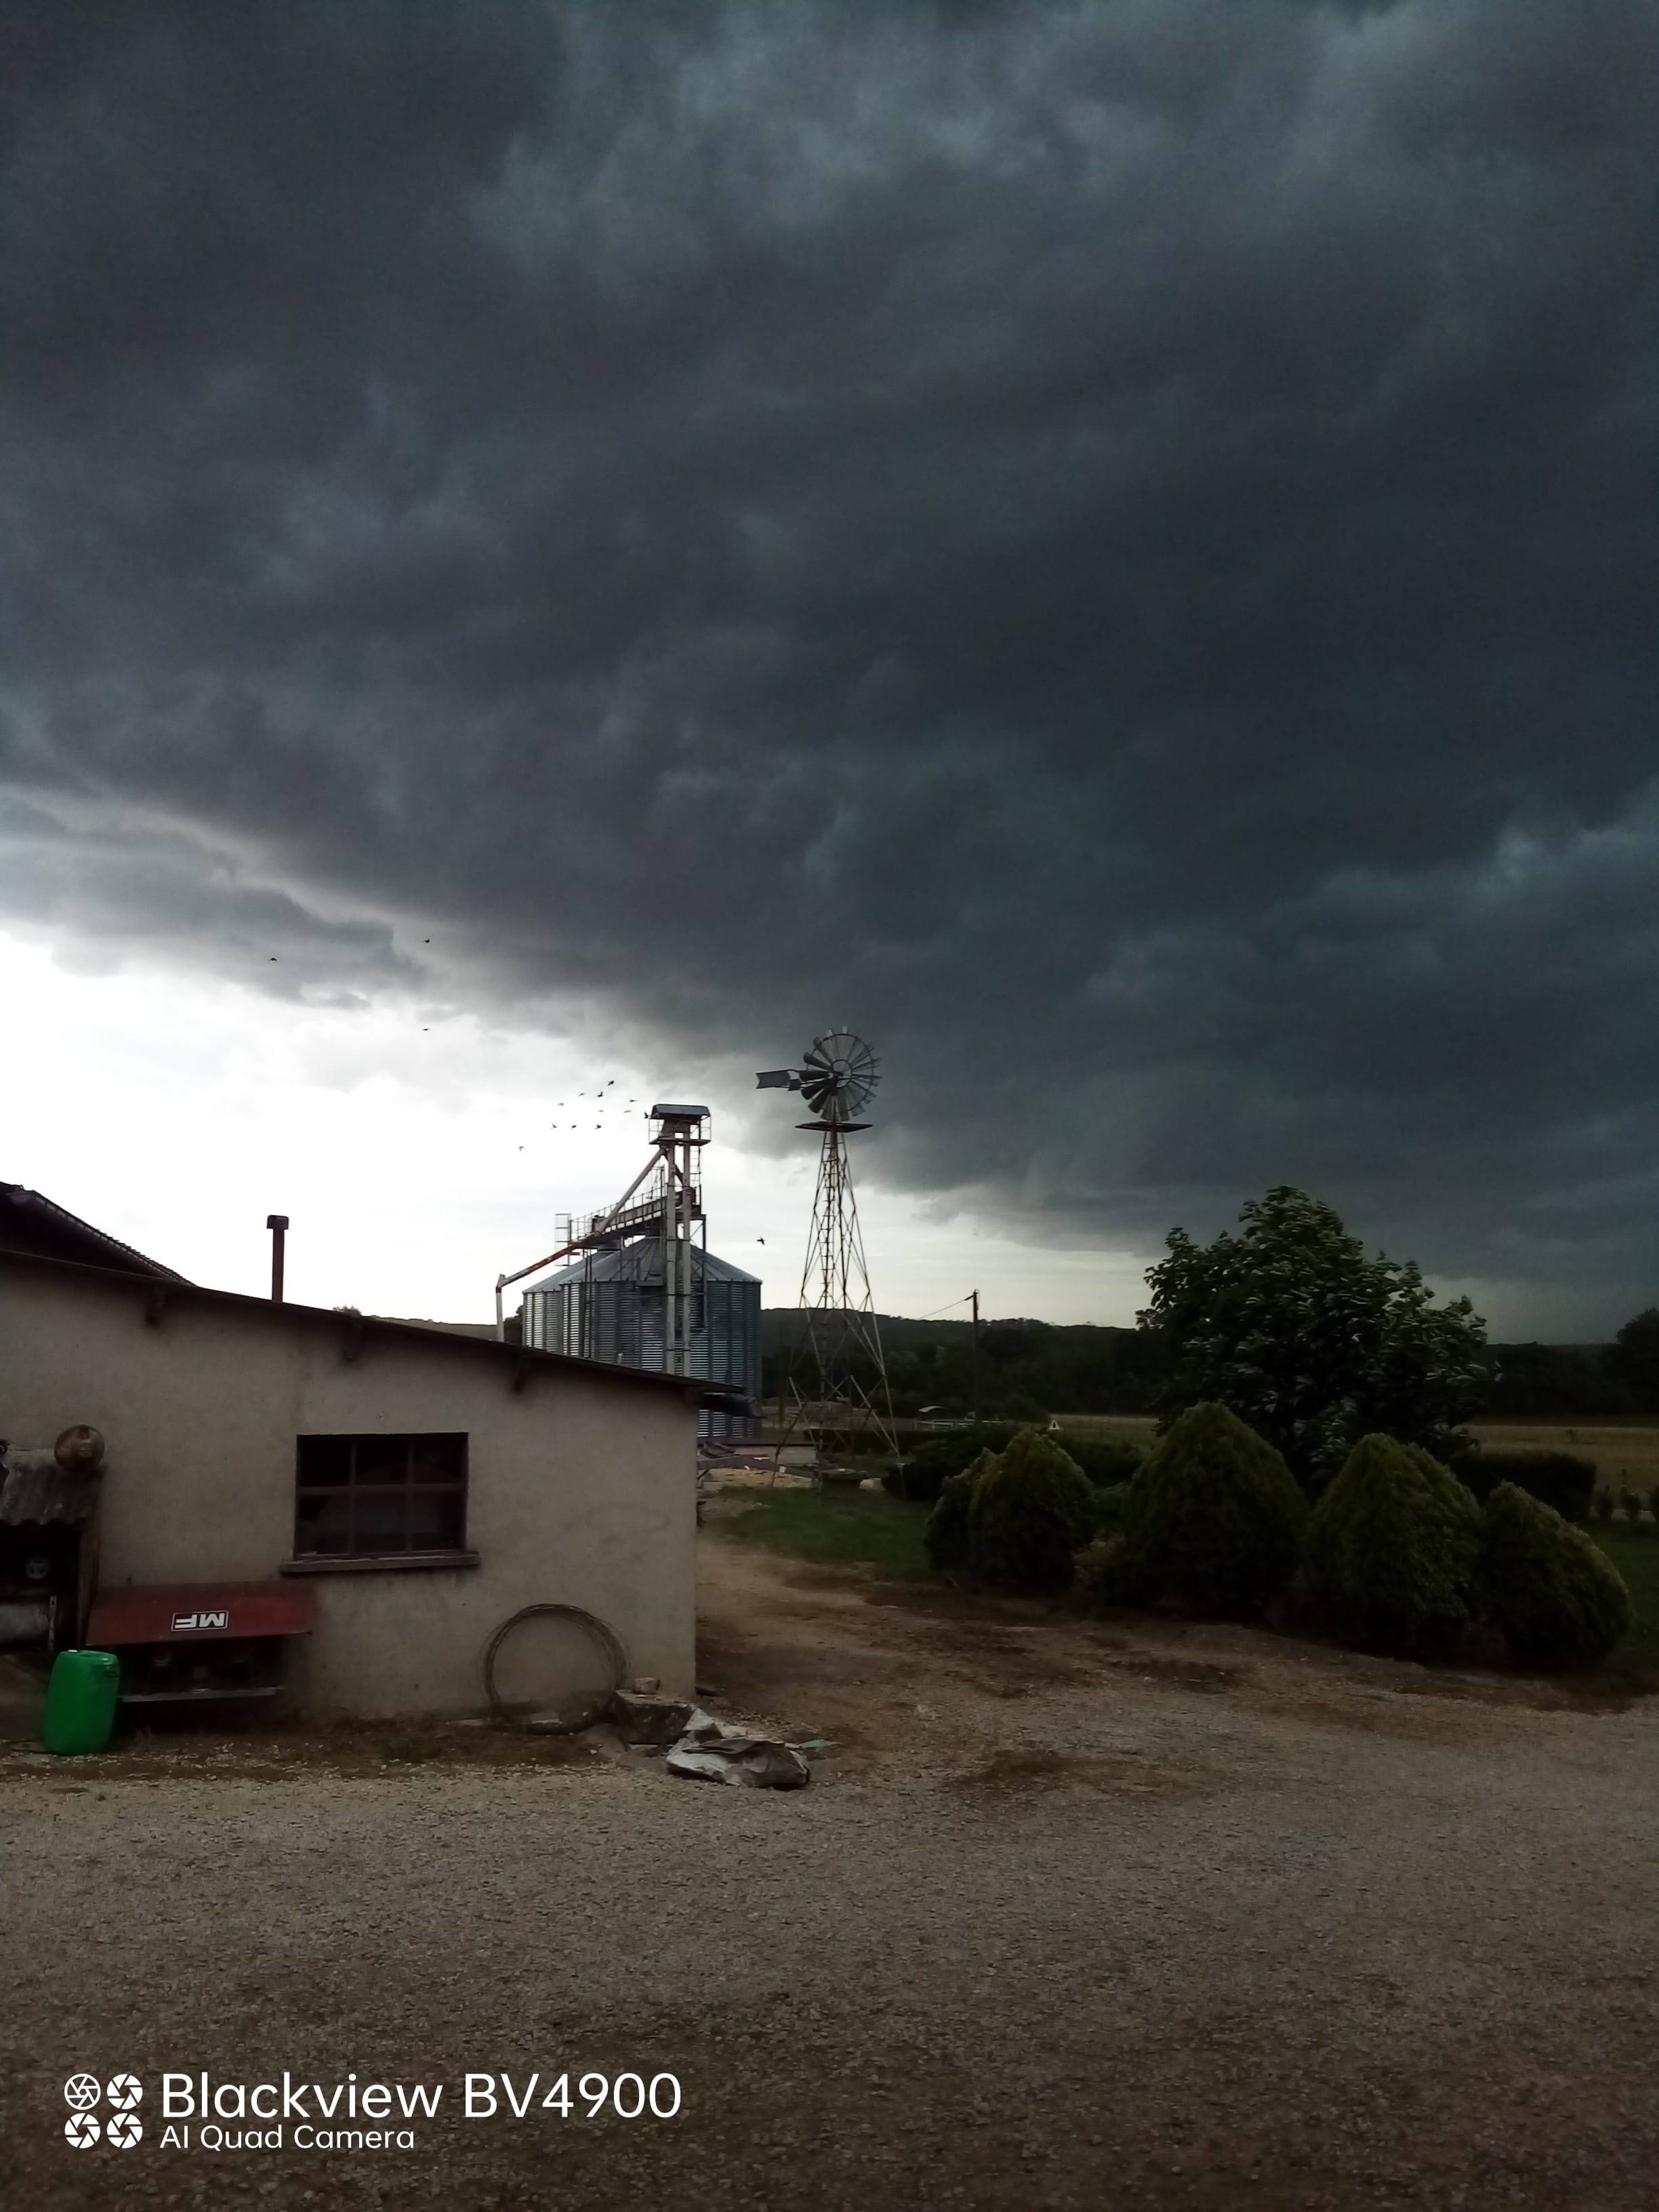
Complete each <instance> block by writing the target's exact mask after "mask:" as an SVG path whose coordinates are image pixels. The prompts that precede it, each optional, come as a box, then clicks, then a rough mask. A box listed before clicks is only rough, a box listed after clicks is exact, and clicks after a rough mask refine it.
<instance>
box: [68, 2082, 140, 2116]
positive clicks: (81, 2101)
mask: <svg viewBox="0 0 1659 2212" xmlns="http://www.w3.org/2000/svg"><path fill="white" fill-rule="evenodd" d="M125 2078H126V2077H125V2075H123V2076H122V2079H123V2080H124V2081H125ZM102 2095H103V2091H102V2089H101V2088H100V2087H99V2086H98V2077H97V2075H94V2074H71V2075H70V2077H69V2080H68V2081H65V2082H64V2103H65V2104H66V2105H69V2106H72V2107H73V2109H74V2110H75V2111H76V2112H90V2111H91V2110H92V2108H93V2106H94V2105H95V2104H96V2103H97V2102H98V2100H99V2099H100V2097H101V2096H102Z"/></svg>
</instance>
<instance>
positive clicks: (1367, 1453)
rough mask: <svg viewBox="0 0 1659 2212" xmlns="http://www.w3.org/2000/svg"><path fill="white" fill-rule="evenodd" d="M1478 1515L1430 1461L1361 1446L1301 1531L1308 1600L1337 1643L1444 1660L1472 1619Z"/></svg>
mask: <svg viewBox="0 0 1659 2212" xmlns="http://www.w3.org/2000/svg"><path fill="white" fill-rule="evenodd" d="M1479 1571H1480V1507H1479V1506H1478V1505H1477V1504H1475V1502H1474V1498H1473V1496H1472V1495H1471V1494H1470V1492H1468V1491H1467V1490H1466V1489H1465V1488H1464V1487H1463V1485H1462V1483H1461V1482H1459V1481H1457V1480H1455V1477H1454V1476H1452V1475H1451V1474H1448V1472H1447V1471H1446V1469H1445V1468H1443V1467H1442V1466H1441V1464H1440V1462H1438V1460H1436V1459H1432V1458H1431V1457H1430V1455H1429V1454H1428V1453H1427V1452H1425V1451H1424V1450H1422V1449H1421V1448H1420V1447H1419V1446H1417V1445H1414V1444H1402V1443H1400V1442H1399V1441H1398V1440H1397V1438H1395V1437H1383V1436H1370V1437H1361V1438H1360V1439H1359V1442H1358V1443H1357V1444H1356V1445H1355V1446H1354V1448H1353V1449H1352V1451H1351V1452H1350V1453H1349V1454H1348V1456H1347V1459H1346V1461H1345V1462H1344V1463H1343V1466H1342V1469H1341V1472H1340V1474H1338V1475H1337V1477H1336V1480H1334V1482H1333V1483H1332V1484H1331V1486H1330V1487H1329V1489H1328V1490H1327V1491H1326V1492H1325V1494H1324V1496H1323V1497H1322V1498H1321V1499H1320V1501H1319V1503H1318V1504H1317V1505H1316V1507H1315V1508H1314V1514H1313V1518H1312V1520H1311V1521H1310V1522H1309V1524H1308V1542H1307V1580H1308V1589H1309V1594H1310V1596H1311V1597H1312V1599H1313V1601H1314V1602H1315V1604H1316V1606H1317V1607H1318V1608H1319V1610H1320V1611H1321V1612H1322V1613H1323V1614H1324V1615H1325V1618H1326V1619H1327V1620H1328V1622H1329V1624H1330V1626H1332V1627H1333V1628H1334V1630H1335V1631H1336V1632H1337V1634H1338V1635H1340V1637H1341V1638H1343V1639H1344V1641H1345V1642H1346V1643H1349V1644H1357V1645H1358V1647H1359V1648H1360V1649H1361V1650H1367V1651H1391V1652H1396V1653H1398V1654H1400V1655H1401V1656H1403V1657H1407V1658H1414V1659H1432V1658H1435V1657H1437V1656H1443V1654H1444V1653H1445V1652H1446V1651H1448V1650H1449V1649H1450V1648H1451V1646H1452V1645H1453V1644H1455V1643H1456V1642H1457V1640H1458V1638H1460V1637H1461V1636H1462V1634H1463V1633H1464V1632H1465V1631H1466V1630H1467V1629H1468V1627H1469V1626H1470V1625H1471V1623H1472V1621H1473V1620H1474V1607H1475V1596H1476V1589H1477V1581H1478V1576H1479Z"/></svg>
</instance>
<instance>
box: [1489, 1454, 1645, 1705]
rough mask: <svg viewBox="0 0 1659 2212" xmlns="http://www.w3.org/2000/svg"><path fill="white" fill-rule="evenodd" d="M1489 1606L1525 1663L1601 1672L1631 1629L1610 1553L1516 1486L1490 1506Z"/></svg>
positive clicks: (1626, 1598)
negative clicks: (1599, 1664) (1596, 1667)
mask: <svg viewBox="0 0 1659 2212" xmlns="http://www.w3.org/2000/svg"><path fill="white" fill-rule="evenodd" d="M1484 1521H1485V1528H1484V1531H1483V1534H1484V1542H1483V1545H1482V1565H1483V1567H1484V1571H1485V1578H1486V1601H1487V1604H1488V1605H1489V1606H1490V1607H1491V1609H1492V1616H1493V1618H1494V1619H1495V1620H1496V1621H1497V1623H1498V1626H1499V1627H1500V1628H1501V1629H1502V1630H1503V1632H1504V1638H1505V1639H1506V1640H1507V1642H1508V1644H1509V1647H1510V1652H1511V1653H1512V1654H1513V1656H1514V1657H1515V1659H1516V1662H1517V1664H1519V1665H1520V1666H1522V1667H1536V1668H1541V1669H1542V1670H1544V1671H1546V1672H1553V1671H1555V1670H1556V1669H1557V1668H1569V1667H1593V1666H1594V1665H1595V1662H1597V1660H1599V1659H1605V1658H1606V1657H1607V1654H1608V1652H1609V1651H1611V1650H1612V1649H1613V1645H1614V1644H1617V1643H1618V1641H1619V1639H1620V1637H1621V1636H1623V1635H1624V1633H1625V1632H1626V1630H1627V1629H1628V1628H1629V1626H1630V1621H1631V1603H1630V1592H1629V1590H1628V1589H1626V1587H1625V1581H1624V1577H1622V1576H1621V1575H1620V1572H1619V1570H1618V1569H1617V1568H1616V1567H1615V1566H1614V1565H1613V1562H1612V1560H1611V1559H1608V1557H1607V1554H1606V1553H1605V1552H1603V1551H1602V1550H1601V1547H1600V1546H1599V1545H1598V1544H1596V1543H1595V1541H1594V1539H1593V1538H1591V1537H1589V1536H1587V1535H1586V1534H1584V1532H1583V1529H1582V1528H1573V1527H1572V1525H1571V1522H1566V1521H1564V1520H1563V1519H1562V1517H1561V1516H1560V1515H1559V1513H1557V1512H1556V1511H1555V1510H1553V1508H1552V1507H1550V1506H1548V1505H1546V1504H1542V1503H1541V1500H1539V1499H1538V1498H1529V1497H1528V1495H1527V1493H1526V1492H1525V1491H1524V1490H1521V1489H1519V1488H1517V1487H1516V1485H1515V1484H1514V1483H1512V1482H1504V1483H1500V1484H1499V1485H1498V1488H1497V1489H1496V1490H1494V1491H1493V1492H1492V1496H1491V1497H1490V1498H1488V1499H1487V1500H1486V1513H1485V1516H1484Z"/></svg>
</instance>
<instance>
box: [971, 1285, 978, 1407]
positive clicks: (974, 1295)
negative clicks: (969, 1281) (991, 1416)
mask: <svg viewBox="0 0 1659 2212" xmlns="http://www.w3.org/2000/svg"><path fill="white" fill-rule="evenodd" d="M969 1297H971V1298H972V1299H973V1301H974V1370H973V1380H974V1419H975V1420H977V1419H979V1292H978V1291H969Z"/></svg>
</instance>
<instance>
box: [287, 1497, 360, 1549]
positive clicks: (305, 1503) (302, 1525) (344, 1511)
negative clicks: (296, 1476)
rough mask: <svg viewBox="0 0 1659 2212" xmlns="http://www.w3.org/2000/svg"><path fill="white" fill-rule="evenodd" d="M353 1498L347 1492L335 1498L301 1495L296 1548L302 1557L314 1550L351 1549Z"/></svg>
mask: <svg viewBox="0 0 1659 2212" xmlns="http://www.w3.org/2000/svg"><path fill="white" fill-rule="evenodd" d="M350 1510H351V1500H350V1498H349V1496H347V1495H346V1494H344V1493H337V1495H335V1496H333V1497H320V1498H319V1497H302V1498H301V1499H300V1506H299V1511H298V1513H297V1514H296V1516H295V1529H294V1549H295V1553H297V1554H299V1555H301V1557H303V1556H304V1555H305V1554H306V1553H311V1552H347V1551H349V1550H350V1548H351V1545H350V1528H349V1520H348V1516H349V1512H350Z"/></svg>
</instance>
